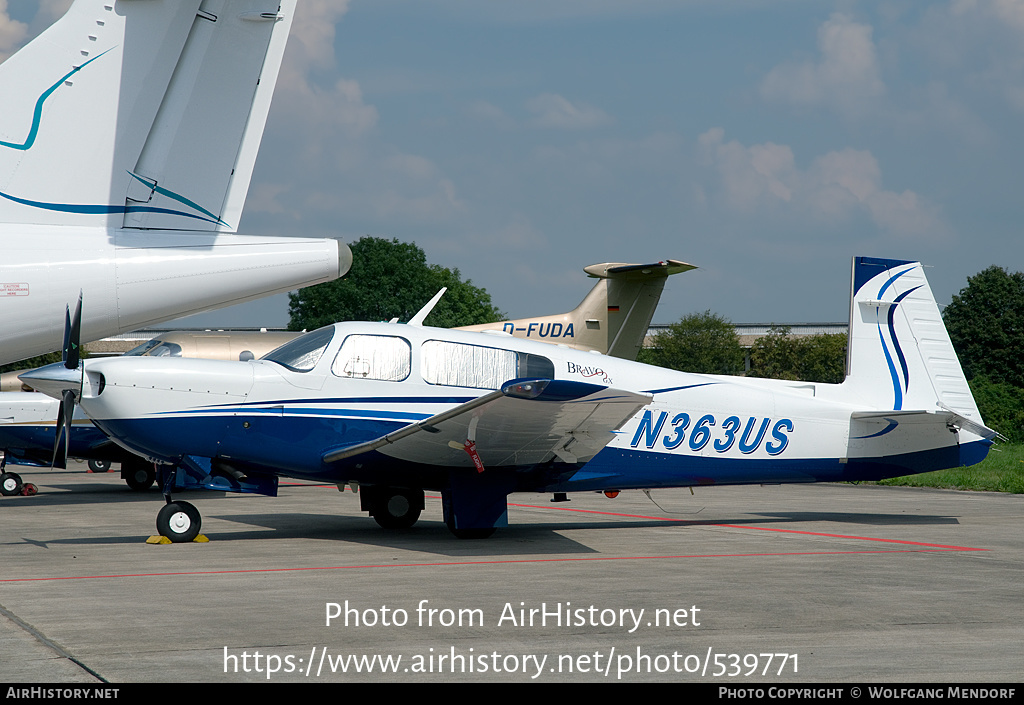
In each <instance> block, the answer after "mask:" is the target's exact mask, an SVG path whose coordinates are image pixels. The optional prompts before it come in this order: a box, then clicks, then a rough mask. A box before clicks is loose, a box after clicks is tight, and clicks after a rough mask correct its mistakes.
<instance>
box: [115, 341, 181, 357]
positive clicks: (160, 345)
mask: <svg viewBox="0 0 1024 705" xmlns="http://www.w3.org/2000/svg"><path fill="white" fill-rule="evenodd" d="M125 355H131V356H134V357H142V356H145V357H181V346H180V345H178V344H177V343H166V342H164V341H162V340H160V339H159V338H154V339H153V340H147V341H146V342H145V343H143V344H142V345H140V346H138V347H137V348H132V349H131V350H129V351H128V352H126V353H125Z"/></svg>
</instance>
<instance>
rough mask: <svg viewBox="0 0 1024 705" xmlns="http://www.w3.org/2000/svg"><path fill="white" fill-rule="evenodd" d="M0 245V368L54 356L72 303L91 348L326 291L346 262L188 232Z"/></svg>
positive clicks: (25, 230)
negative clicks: (171, 323) (252, 303)
mask: <svg viewBox="0 0 1024 705" xmlns="http://www.w3.org/2000/svg"><path fill="white" fill-rule="evenodd" d="M0 242H3V243H4V258H3V262H2V263H0V340H3V345H2V346H0V364H5V363H8V362H14V361H17V360H20V359H23V358H25V357H29V356H32V355H37V354H39V353H40V352H44V351H48V350H58V349H60V347H61V342H62V339H63V320H62V319H61V318H60V316H57V315H54V312H55V311H63V310H64V308H65V306H68V305H70V306H71V307H72V308H73V307H74V302H76V301H77V300H78V297H79V294H80V293H81V294H82V296H83V299H84V301H86V302H87V305H86V306H85V307H84V309H83V320H82V335H83V337H84V339H86V340H97V339H99V338H103V337H106V336H110V335H116V334H118V333H123V332H126V331H130V330H135V329H137V328H141V327H144V326H147V325H152V324H154V323H157V322H160V321H165V320H168V319H170V318H177V317H179V316H183V315H188V314H191V313H198V312H200V311H205V310H208V309H211V308H215V307H218V306H223V305H226V304H232V303H241V302H243V301H248V300H251V299H255V298H259V297H262V296H265V295H267V294H271V293H277V292H282V291H290V290H292V289H295V288H297V287H301V286H306V285H309V284H315V283H319V282H323V281H328V280H330V279H333V278H335V277H337V276H338V275H339V273H340V272H344V271H346V270H347V267H348V264H349V262H350V257H351V255H350V252H349V250H348V248H347V246H345V245H344V244H341V243H339V242H337V241H335V240H321V239H317V240H312V239H305V238H287V237H266V236H260V237H253V236H246V235H237V234H225V233H215V232H197V231H190V232H184V231H183V232H179V231H163V230H108V229H107V228H103V227H80V226H54V225H45V226H44V225H21V224H19V225H13V224H0ZM255 272H258V273H259V276H254V273H255Z"/></svg>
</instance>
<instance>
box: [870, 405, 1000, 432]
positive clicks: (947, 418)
mask: <svg viewBox="0 0 1024 705" xmlns="http://www.w3.org/2000/svg"><path fill="white" fill-rule="evenodd" d="M852 418H853V420H854V421H877V422H878V423H888V424H891V425H892V424H895V425H898V424H923V425H935V426H938V425H942V426H945V427H946V428H950V429H955V430H958V431H959V430H960V429H963V430H964V431H969V432H971V433H973V434H975V435H977V436H981V437H982V438H984V439H986V440H995V439H996V438H1002V437H1001V436H1000V435H999V433H998V432H997V431H995V430H994V429H991V428H989V427H988V426H985V425H984V424H980V423H978V422H976V421H972V420H971V419H969V418H967V417H965V416H963V415H961V414H958V413H957V412H955V411H953V410H952V409H941V410H938V411H923V410H922V411H906V410H903V411H855V412H853V414H852Z"/></svg>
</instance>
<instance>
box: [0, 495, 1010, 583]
mask: <svg viewBox="0 0 1024 705" xmlns="http://www.w3.org/2000/svg"><path fill="white" fill-rule="evenodd" d="M307 486H308V485H307ZM324 486H326V485H324ZM330 486H331V487H333V485H330ZM431 498H432V499H436V497H431ZM509 506H512V507H523V508H528V509H547V510H550V509H555V510H559V511H567V512H577V513H580V514H599V515H604V516H615V517H624V518H628V519H647V520H655V521H666V522H674V523H676V524H681V525H690V526H712V527H724V528H730V529H746V530H750V531H773V532H778V533H784V534H800V535H804V536H821V537H826V538H839V539H850V540H852V541H872V542H878V543H890V544H898V545H903V546H908V547H913V548H905V549H874V550H849V551H788V552H766V553H707V554H700V553H695V554H681V555H671V556H591V557H587V558H523V559H502V560H483V561H438V562H429V563H384V564H367V565H342V566H310V567H305V568H250V569H241V570H206V571H202V570H201V571H175V572H166V573H124V574H118V575H69V576H50V577H43V578H6V579H3V578H0V584H4V583H22V582H40V581H57V580H103V579H110V578H165V577H170V576H175V575H181V576H187V575H194V576H202V575H232V574H245V573H287V572H297V571H310V570H325V571H326V570H367V569H374V568H436V567H445V566H472V565H514V564H526V563H580V562H585V561H649V560H672V559H690V558H766V557H785V556H838V555H863V554H885V553H891V554H895V553H941V552H944V551H989V550H991V549H988V548H973V547H970V546H949V545H945V544H937V543H923V542H920V541H904V540H902V539H884V538H874V537H870V536H852V535H849V534H830V533H823V532H817V531H800V530H797V529H777V528H770V527H761V526H745V525H741V524H711V523H703V522H696V521H693V520H687V519H676V518H673V517H664V516H649V515H645V514H626V513H621V512H602V511H598V510H595V509H575V508H572V507H549V506H545V505H535V504H512V503H510V504H509Z"/></svg>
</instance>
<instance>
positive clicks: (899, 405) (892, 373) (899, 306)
mask: <svg viewBox="0 0 1024 705" xmlns="http://www.w3.org/2000/svg"><path fill="white" fill-rule="evenodd" d="M852 292H853V295H852V298H851V308H850V330H849V345H848V348H847V349H848V353H847V356H848V357H847V371H848V375H847V378H846V383H845V386H846V387H847V388H849V389H850V390H851V391H854V392H855V394H856V396H857V397H858V398H859V399H860V400H861V401H863V402H865V403H868V404H871V405H872V406H875V407H876V408H878V409H891V410H894V411H900V410H908V411H909V410H923V411H935V410H939V409H945V410H950V411H954V412H956V413H957V414H958V415H960V416H962V417H964V418H966V419H968V420H970V421H973V422H975V423H977V424H979V425H983V422H982V419H981V414H980V413H979V412H978V407H977V405H976V404H975V402H974V397H973V395H972V394H971V389H970V387H969V386H968V384H967V378H966V377H965V376H964V373H963V369H962V368H961V367H960V361H959V360H958V359H957V356H956V352H955V351H954V350H953V344H952V342H951V341H950V339H949V334H948V333H947V332H946V327H945V324H944V323H943V321H942V314H941V313H940V312H939V307H938V305H937V304H936V302H935V297H934V295H933V294H932V290H931V287H930V286H929V285H928V279H927V277H926V276H925V273H924V267H923V265H922V264H921V263H920V262H910V261H905V260H893V259H878V258H873V257H855V258H854V260H853V274H852Z"/></svg>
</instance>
